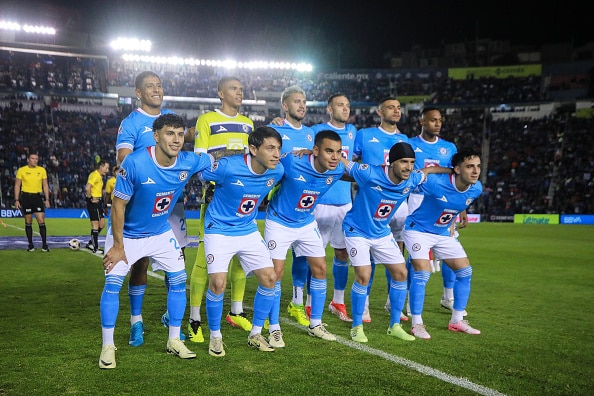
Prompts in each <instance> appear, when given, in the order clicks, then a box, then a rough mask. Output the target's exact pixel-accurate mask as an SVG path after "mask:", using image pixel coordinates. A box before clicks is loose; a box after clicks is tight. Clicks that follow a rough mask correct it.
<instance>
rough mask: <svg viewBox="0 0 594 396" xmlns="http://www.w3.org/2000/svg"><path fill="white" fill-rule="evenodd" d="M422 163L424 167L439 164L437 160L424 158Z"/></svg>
mask: <svg viewBox="0 0 594 396" xmlns="http://www.w3.org/2000/svg"><path fill="white" fill-rule="evenodd" d="M424 164H425V168H428V167H430V166H439V160H434V159H426V160H425V161H424Z"/></svg>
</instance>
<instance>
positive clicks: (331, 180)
mask: <svg viewBox="0 0 594 396" xmlns="http://www.w3.org/2000/svg"><path fill="white" fill-rule="evenodd" d="M333 181H334V176H328V177H327V178H326V185H328V184H332V182H333Z"/></svg>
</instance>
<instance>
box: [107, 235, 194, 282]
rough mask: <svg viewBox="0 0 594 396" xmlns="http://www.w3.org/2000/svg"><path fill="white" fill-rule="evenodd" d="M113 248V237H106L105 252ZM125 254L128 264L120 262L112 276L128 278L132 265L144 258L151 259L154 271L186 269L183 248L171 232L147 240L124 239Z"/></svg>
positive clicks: (113, 270) (112, 271) (114, 268)
mask: <svg viewBox="0 0 594 396" xmlns="http://www.w3.org/2000/svg"><path fill="white" fill-rule="evenodd" d="M108 236H110V235H108ZM112 246H113V236H111V237H106V238H105V252H106V253H107V252H108V251H109V249H111V247H112ZM124 252H125V253H126V259H127V260H128V263H127V264H126V263H125V262H123V261H119V262H118V263H117V264H116V265H115V266H114V267H113V269H112V270H111V271H110V272H109V273H110V274H113V275H120V276H126V275H127V274H128V272H129V271H130V267H131V266H132V264H134V263H135V262H137V261H138V260H139V259H141V258H143V257H148V258H150V261H151V268H152V269H153V271H159V270H162V271H166V272H178V271H182V270H185V269H186V264H185V262H184V256H183V254H182V251H181V247H180V246H179V244H178V242H177V239H175V235H174V234H173V231H171V230H169V231H165V232H164V233H162V234H159V235H155V236H151V237H147V238H138V239H132V238H124Z"/></svg>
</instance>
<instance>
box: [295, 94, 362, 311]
mask: <svg viewBox="0 0 594 396" xmlns="http://www.w3.org/2000/svg"><path fill="white" fill-rule="evenodd" d="M326 112H327V113H328V115H329V116H330V120H329V121H328V122H324V123H321V124H316V125H313V126H312V127H311V129H312V130H313V131H314V133H318V132H319V131H322V130H331V131H335V132H336V133H338V135H339V136H340V139H341V141H342V151H341V153H342V157H343V158H345V159H347V160H349V161H350V160H351V159H352V158H353V144H354V141H355V136H356V134H357V128H356V127H355V126H354V125H353V124H349V123H348V120H349V116H350V113H351V103H350V101H349V99H348V97H347V96H346V95H345V94H342V93H337V94H334V95H332V96H330V97H329V98H328V105H327V106H326ZM351 207H352V198H351V183H350V182H349V181H345V180H339V181H338V182H336V184H334V185H333V186H332V188H330V190H328V192H327V193H326V194H324V195H322V196H321V197H320V198H319V199H318V204H317V205H316V208H315V209H314V212H313V214H314V217H315V218H316V222H317V223H318V229H319V230H320V234H321V235H322V242H323V244H324V247H325V246H326V245H328V243H329V244H330V246H332V248H333V249H334V257H333V258H332V275H333V277H334V294H333V296H332V300H331V301H330V304H329V305H328V309H329V310H330V312H332V313H333V314H334V315H336V316H338V318H339V319H340V320H342V321H345V322H352V319H351V318H350V317H349V315H348V313H347V309H346V305H345V303H344V291H345V289H346V285H347V281H348V276H349V266H348V254H347V250H346V244H345V240H344V234H343V232H342V220H343V219H344V216H345V214H346V213H347V212H348V211H349V209H351ZM310 296H311V294H310V293H309V289H308V296H307V299H308V301H307V303H306V311H307V310H308V308H309V309H311V301H309V300H310ZM306 313H307V312H306Z"/></svg>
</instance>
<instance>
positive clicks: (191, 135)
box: [184, 127, 196, 144]
mask: <svg viewBox="0 0 594 396" xmlns="http://www.w3.org/2000/svg"><path fill="white" fill-rule="evenodd" d="M195 140H196V127H187V128H186V133H185V135H184V143H192V144H193V143H194V141H195Z"/></svg>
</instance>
